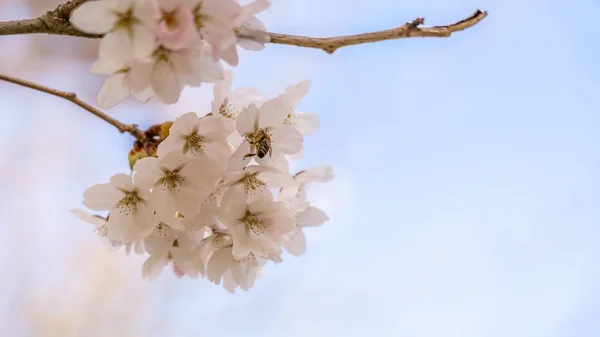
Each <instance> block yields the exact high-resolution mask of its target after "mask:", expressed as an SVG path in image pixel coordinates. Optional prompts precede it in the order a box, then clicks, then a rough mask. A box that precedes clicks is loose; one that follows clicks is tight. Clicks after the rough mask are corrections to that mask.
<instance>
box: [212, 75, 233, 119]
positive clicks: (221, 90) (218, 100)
mask: <svg viewBox="0 0 600 337" xmlns="http://www.w3.org/2000/svg"><path fill="white" fill-rule="evenodd" d="M223 77H224V79H223V80H221V81H217V82H216V83H215V86H214V87H213V96H214V99H213V107H212V112H213V114H217V113H218V112H219V109H220V108H221V105H222V104H223V101H224V100H225V98H227V95H228V94H229V92H230V91H231V83H232V82H233V71H231V69H227V70H225V71H224V72H223Z"/></svg>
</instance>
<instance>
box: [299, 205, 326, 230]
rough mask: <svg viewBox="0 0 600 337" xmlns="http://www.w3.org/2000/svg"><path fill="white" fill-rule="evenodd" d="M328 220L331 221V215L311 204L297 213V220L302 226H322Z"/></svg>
mask: <svg viewBox="0 0 600 337" xmlns="http://www.w3.org/2000/svg"><path fill="white" fill-rule="evenodd" d="M326 221H329V217H328V216H327V214H325V212H323V211H322V210H320V209H318V208H316V207H312V206H309V207H308V208H306V210H304V211H303V212H300V213H298V214H296V222H297V223H298V226H301V227H314V226H321V225H322V224H324V223H325V222H326Z"/></svg>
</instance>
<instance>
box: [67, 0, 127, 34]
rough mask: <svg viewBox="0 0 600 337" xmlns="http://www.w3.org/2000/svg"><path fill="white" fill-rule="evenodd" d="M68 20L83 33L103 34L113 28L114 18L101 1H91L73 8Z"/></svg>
mask: <svg viewBox="0 0 600 337" xmlns="http://www.w3.org/2000/svg"><path fill="white" fill-rule="evenodd" d="M69 20H70V21H71V24H72V25H73V26H75V28H77V29H79V30H81V31H83V32H86V33H92V34H104V33H106V32H108V31H109V30H110V29H111V28H112V27H113V25H114V24H115V20H116V17H115V15H114V14H112V13H111V11H110V9H109V8H108V7H107V6H106V4H105V3H104V2H103V1H92V2H86V3H84V4H83V5H81V6H79V7H77V8H75V10H73V12H72V13H71V18H70V19H69Z"/></svg>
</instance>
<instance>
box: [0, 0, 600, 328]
mask: <svg viewBox="0 0 600 337" xmlns="http://www.w3.org/2000/svg"><path fill="white" fill-rule="evenodd" d="M477 8H479V9H482V10H488V11H489V13H490V15H489V16H488V18H486V19H485V20H484V21H483V22H482V23H481V24H479V25H477V26H476V27H474V28H472V29H469V30H467V31H465V32H462V33H457V34H456V35H454V36H453V37H452V38H450V39H407V40H396V41H387V42H382V43H377V44H369V45H361V46H354V47H348V48H343V49H340V50H338V51H337V52H335V53H334V54H333V55H327V54H325V53H324V52H322V51H319V50H311V49H302V48H295V47H290V46H277V45H269V46H268V48H267V49H266V50H265V51H263V52H260V53H244V54H243V56H242V58H241V62H240V66H239V68H238V69H235V71H236V72H235V74H236V78H235V81H234V86H242V85H253V86H256V87H258V88H259V89H261V90H264V91H265V92H266V93H268V94H271V95H274V94H277V93H278V92H279V91H280V90H282V89H283V88H285V87H286V86H288V85H290V84H293V83H295V82H297V81H300V80H302V79H304V78H311V79H312V86H311V90H310V92H309V94H308V95H307V96H306V98H305V100H304V101H303V102H302V103H301V105H300V108H301V110H305V111H312V112H315V113H318V114H319V115H320V116H321V118H322V128H321V130H319V132H318V133H317V134H315V135H313V136H310V137H308V138H307V139H306V141H305V153H306V155H305V158H304V159H303V160H302V161H300V162H299V163H298V164H297V167H299V168H304V167H310V166H315V165H323V164H331V165H332V166H333V167H334V171H335V173H336V179H335V180H334V181H333V182H331V183H330V184H328V185H315V186H313V187H314V188H312V189H311V194H312V195H313V197H314V199H315V203H316V204H317V205H320V206H321V207H323V208H324V209H325V210H326V211H328V213H329V214H330V216H331V218H332V220H331V221H330V223H328V224H326V225H325V226H324V227H321V228H315V229H310V230H307V232H308V237H309V248H308V252H307V254H306V255H305V256H303V257H301V258H294V257H292V256H286V257H285V258H284V262H283V263H282V264H280V265H272V266H270V267H269V268H267V270H266V273H265V277H264V278H263V279H262V280H260V281H258V282H257V285H256V287H255V288H254V289H252V290H251V291H250V292H247V293H241V292H240V293H238V294H236V295H230V294H229V293H227V292H225V291H224V290H223V289H221V288H220V287H217V286H214V285H212V284H210V283H208V281H205V280H189V279H184V280H178V279H176V278H175V277H174V276H172V275H169V273H168V272H165V273H164V274H163V276H161V278H160V279H159V280H157V281H156V282H152V283H150V282H147V281H144V280H142V279H141V276H140V271H139V268H140V266H141V263H142V259H139V258H128V259H126V258H124V257H122V256H121V255H122V254H121V253H109V252H104V251H102V248H101V245H100V243H99V242H98V241H97V240H96V238H95V237H94V234H93V233H92V232H91V230H90V228H89V227H86V225H82V224H80V223H79V222H77V221H76V220H73V219H71V218H70V215H69V214H68V213H67V211H68V210H69V209H71V208H73V207H80V205H81V203H80V202H81V201H80V200H81V193H82V192H83V190H84V189H85V188H86V187H87V186H89V185H92V184H95V183H100V182H104V181H105V180H106V179H107V178H108V177H109V176H110V175H112V174H114V173H117V172H122V171H125V172H126V170H127V162H126V152H127V151H128V148H129V146H130V139H129V138H128V137H127V136H125V135H119V134H118V133H116V132H115V131H114V130H113V129H111V128H110V127H109V126H107V125H105V124H103V123H102V122H101V121H98V120H96V119H94V117H93V116H89V115H86V113H85V112H83V111H80V110H79V109H77V108H74V107H72V106H70V105H69V103H67V102H62V101H58V100H56V99H53V98H51V97H46V96H44V95H43V94H40V93H34V92H31V91H27V90H24V89H20V88H16V87H14V86H11V85H9V84H0V100H2V101H3V102H6V101H9V102H10V103H9V105H8V106H5V107H4V110H5V115H6V116H11V117H10V118H11V119H10V123H11V125H12V126H14V127H11V128H10V129H9V130H8V133H5V134H4V135H2V136H1V137H0V140H1V141H2V143H1V145H0V146H1V148H2V151H3V154H5V157H6V158H9V159H6V158H5V160H7V163H9V164H6V163H3V164H2V170H5V171H3V172H4V175H3V176H4V177H5V179H3V181H2V182H1V185H0V188H1V189H3V190H9V191H11V192H10V194H7V193H4V196H3V198H2V201H3V202H2V203H1V204H2V206H0V207H1V208H2V211H3V213H5V214H7V215H8V216H5V217H3V218H2V220H0V223H1V225H2V228H7V232H8V233H10V234H9V235H5V236H4V238H3V240H5V242H8V241H11V242H13V246H14V242H15V240H16V239H15V238H17V237H18V238H19V240H21V241H23V242H26V243H27V244H28V246H27V247H30V248H29V249H28V250H26V252H24V253H22V254H17V255H16V257H15V255H14V249H16V248H14V247H13V246H10V245H7V244H2V245H0V270H2V271H3V275H4V274H5V273H7V272H8V271H9V270H12V273H13V274H11V275H13V277H12V278H11V280H12V281H7V284H6V286H4V287H3V289H2V290H0V295H1V296H0V303H2V301H3V299H11V301H9V302H6V303H12V304H10V305H9V304H6V306H7V308H9V309H7V310H8V311H7V312H9V313H11V315H12V316H10V315H9V316H7V317H19V315H22V312H21V311H19V310H20V309H19V308H20V306H19V303H20V299H21V298H20V297H19V296H21V295H15V294H16V293H15V292H16V291H17V289H20V288H19V283H20V282H21V283H22V282H24V280H27V284H31V287H32V288H36V289H37V288H44V287H50V284H53V283H52V282H54V281H56V280H58V281H56V282H59V283H60V282H65V284H71V283H72V282H77V281H76V280H72V279H71V278H72V276H68V275H64V274H62V272H61V270H62V269H61V268H63V266H64V265H65V264H66V263H65V262H64V259H67V260H68V259H71V258H72V256H73V255H74V252H75V249H81V247H85V249H87V250H89V251H93V252H94V254H97V255H98V254H99V255H98V256H102V258H103V259H104V260H102V261H105V264H104V265H103V267H102V268H106V270H109V269H110V268H116V267H111V266H113V265H116V264H119V266H121V267H122V269H119V270H121V272H123V270H124V273H125V274H126V275H127V278H126V281H123V285H122V286H123V289H124V291H125V292H124V293H122V294H121V293H119V294H121V295H120V296H122V298H120V299H115V300H111V301H113V302H114V303H113V302H109V300H108V299H106V300H102V299H100V300H96V302H92V303H91V305H92V306H101V307H102V308H104V309H98V310H99V311H98V312H97V314H98V315H100V316H102V317H104V319H106V320H107V322H110V321H111V320H110V317H111V312H114V310H117V309H115V308H117V307H119V308H127V307H128V305H130V304H131V301H133V299H132V298H133V297H132V296H134V295H131V293H136V294H138V293H137V292H136V291H142V290H139V289H143V291H144V292H143V294H145V295H144V296H146V297H145V298H146V300H147V301H149V303H150V304H149V305H148V306H146V307H145V308H144V309H143V310H142V311H140V314H139V315H138V317H136V318H135V322H136V324H139V325H140V326H141V327H142V330H143V331H147V332H148V335H149V336H151V335H155V336H161V335H164V333H165V332H166V331H171V333H172V335H174V336H197V335H200V334H203V335H208V336H261V337H269V336H281V335H285V336H289V337H295V336H345V337H350V336H365V335H377V336H385V337H388V336H389V337H395V336H410V337H429V336H436V337H437V336H444V337H453V336H461V337H471V336H473V337H479V336H486V337H494V336H499V337H500V336H515V337H519V336H523V337H537V336H539V337H562V336H565V337H566V336H578V337H588V336H589V337H593V336H599V335H600V323H599V321H598V320H597V313H598V312H599V310H600V286H598V284H600V282H599V281H600V264H599V263H598V262H599V261H600V249H599V248H598V245H597V241H598V238H599V237H600V227H599V226H598V224H599V222H600V210H599V209H598V207H597V205H598V203H599V202H600V192H599V187H600V174H599V170H600V155H599V154H598V153H599V151H598V150H599V146H598V144H600V136H598V132H597V131H596V130H598V128H599V127H600V116H599V114H598V111H597V110H598V107H600V99H599V98H598V97H599V96H598V94H597V89H598V88H599V87H600V86H599V84H600V67H599V66H598V65H597V60H598V59H599V56H600V50H599V48H598V47H597V46H596V44H595V43H594V41H595V40H596V39H597V38H596V37H597V36H598V35H599V34H600V27H598V25H596V24H595V21H596V20H595V19H596V18H597V17H598V16H599V15H600V5H599V4H598V3H596V2H593V1H589V0H581V1H577V2H571V3H567V2H559V1H553V0H546V1H544V0H532V1H528V2H526V1H516V0H505V1H486V0H480V1H475V0H459V1H452V2H447V1H440V0H422V1H412V2H397V1H384V0H374V1H370V2H366V1H364V2H359V1H354V0H352V1H338V0H332V1H327V2H324V1H318V0H305V1H290V0H285V1H284V0H277V1H275V2H274V4H273V8H272V9H271V10H270V12H269V13H265V15H264V16H262V18H263V20H264V22H265V24H266V25H267V27H269V29H270V30H271V31H274V32H282V33H293V34H306V35H314V36H330V35H338V34H354V33H360V32H366V31H374V30H380V29H387V28H391V27H394V26H397V25H400V24H402V23H404V22H406V21H411V20H412V19H414V18H415V17H418V16H423V17H425V19H426V23H427V24H428V25H436V24H445V23H451V22H454V21H456V20H459V19H461V18H463V17H465V16H467V15H469V14H471V13H472V12H473V11H474V10H476V9H477ZM45 38H48V39H52V38H54V37H45ZM58 39H61V38H58ZM12 41H16V40H12ZM12 41H11V43H12ZM0 43H1V42H0ZM88 66H89V65H88V64H68V63H64V64H62V65H57V66H54V67H53V68H52V69H50V70H48V71H47V72H46V73H45V74H43V75H37V76H36V75H35V74H26V75H23V76H24V77H27V78H29V79H36V80H38V81H40V82H43V83H46V84H52V85H54V86H56V87H61V88H63V89H69V88H79V87H80V86H81V83H87V84H86V86H85V89H86V90H87V91H86V92H84V93H82V96H83V97H85V98H87V99H88V100H89V101H93V96H94V90H97V87H99V83H97V82H94V81H92V80H91V78H92V75H87V74H86V72H87V67H88ZM0 69H2V71H3V72H4V73H10V69H8V68H7V69H4V68H3V67H0ZM65 73H66V74H69V77H66V76H65ZM71 74H72V75H71ZM210 89H211V88H210V87H209V86H207V87H205V88H203V89H201V90H189V91H186V92H185V93H184V97H183V99H182V102H181V103H180V104H177V105H175V106H173V107H170V108H169V109H168V111H166V112H165V111H162V110H160V109H158V108H157V107H145V106H141V105H139V104H136V103H133V102H131V103H130V104H126V105H124V106H121V107H119V108H115V109H114V111H113V110H111V113H114V115H115V116H116V117H118V118H120V119H122V120H124V121H126V122H137V123H140V124H142V125H143V126H147V125H150V124H152V123H154V122H159V121H161V120H163V119H164V118H167V117H169V118H173V117H174V116H176V115H178V114H181V113H183V112H187V111H189V110H190V109H192V110H193V109H208V107H209V105H208V103H209V97H210ZM81 90H83V89H81ZM202 107H204V108H202ZM25 130H27V132H25ZM31 134H38V135H40V137H38V138H35V137H30V135H31ZM55 149H60V150H55ZM16 222H19V223H23V224H24V226H25V225H27V226H31V229H30V230H28V229H27V228H28V227H18V228H16V226H15V223H16ZM49 238H51V239H49ZM21 241H19V242H21ZM10 247H13V248H10ZM17 248H18V247H17ZM11 252H12V253H11ZM15 259H17V260H18V261H19V265H26V266H28V268H25V270H26V271H23V272H21V271H19V272H17V273H15V272H14V270H13V268H14V267H13V263H14V261H15ZM42 259H46V260H42ZM42 261H45V262H42ZM111 270H112V269H111ZM103 277H109V276H103ZM66 279H68V280H70V281H68V282H71V283H68V282H67V281H64V280H66ZM53 280H54V281H53ZM58 287H59V288H57V289H62V288H60V286H58ZM11 291H13V292H11ZM98 291H101V289H99V290H98ZM3 292H4V293H3ZM136 296H137V295H136ZM140 296H141V295H140ZM7 301H8V300H7ZM98 301H99V302H98ZM15 303H16V304H15ZM111 303H112V304H111ZM115 303H116V304H115ZM46 305H50V306H51V305H52V304H46ZM88 305H90V304H89V303H88ZM111 305H112V306H111ZM123 310H124V309H123ZM131 310H134V309H131ZM4 324H5V325H4V327H5V328H6V327H11V324H10V322H8V323H7V322H6V321H5V322H4ZM161 324H162V325H163V326H162V328H161V327H159V325H161ZM0 326H1V325H0ZM85 326H86V325H85V324H83V328H82V329H84V330H85ZM12 328H15V326H14V323H13V325H12ZM22 329H23V328H21V330H22ZM144 329H146V330H144ZM21 330H19V331H21ZM23 331H24V330H23Z"/></svg>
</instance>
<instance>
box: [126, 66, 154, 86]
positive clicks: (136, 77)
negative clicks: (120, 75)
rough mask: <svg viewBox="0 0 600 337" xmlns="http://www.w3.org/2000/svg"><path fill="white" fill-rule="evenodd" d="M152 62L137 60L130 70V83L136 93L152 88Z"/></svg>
mask: <svg viewBox="0 0 600 337" xmlns="http://www.w3.org/2000/svg"><path fill="white" fill-rule="evenodd" d="M151 72H152V63H150V62H144V63H142V62H135V63H134V64H133V65H132V66H131V70H130V72H129V85H130V86H131V91H132V92H134V93H141V92H143V91H145V90H147V89H148V88H150V77H151Z"/></svg>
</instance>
